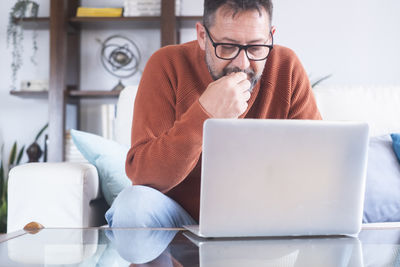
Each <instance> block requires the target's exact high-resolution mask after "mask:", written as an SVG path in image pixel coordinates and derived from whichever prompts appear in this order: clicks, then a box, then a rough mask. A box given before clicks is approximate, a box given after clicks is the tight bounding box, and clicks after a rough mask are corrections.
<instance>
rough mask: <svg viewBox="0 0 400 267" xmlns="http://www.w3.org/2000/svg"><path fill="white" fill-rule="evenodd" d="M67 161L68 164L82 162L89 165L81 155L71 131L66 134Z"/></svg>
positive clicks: (65, 151)
mask: <svg viewBox="0 0 400 267" xmlns="http://www.w3.org/2000/svg"><path fill="white" fill-rule="evenodd" d="M64 156H65V161H67V162H82V163H87V162H88V161H87V160H86V159H85V157H84V156H83V155H82V154H81V152H80V151H79V150H78V148H77V147H76V146H75V144H74V141H73V140H72V137H71V134H70V131H69V130H67V131H66V133H65V150H64Z"/></svg>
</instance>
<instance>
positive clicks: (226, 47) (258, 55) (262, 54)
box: [204, 26, 274, 61]
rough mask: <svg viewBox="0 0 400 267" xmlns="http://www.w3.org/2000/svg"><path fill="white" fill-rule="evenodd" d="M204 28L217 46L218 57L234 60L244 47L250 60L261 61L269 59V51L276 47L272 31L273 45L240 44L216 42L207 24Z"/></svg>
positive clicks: (215, 46) (216, 53)
mask: <svg viewBox="0 0 400 267" xmlns="http://www.w3.org/2000/svg"><path fill="white" fill-rule="evenodd" d="M204 29H205V30H206V32H207V35H208V37H209V38H210V41H211V43H212V45H213V46H214V48H215V55H216V56H217V58H220V59H225V60H232V59H234V58H236V57H237V56H238V55H239V53H240V51H242V49H244V51H246V56H247V58H248V59H249V60H254V61H261V60H265V59H267V57H268V55H269V52H270V51H271V49H272V48H273V47H274V37H273V35H272V33H271V32H270V35H271V40H272V43H271V45H263V44H254V45H240V44H231V43H216V42H214V40H213V39H212V38H211V35H210V32H209V31H208V29H207V27H206V26H204Z"/></svg>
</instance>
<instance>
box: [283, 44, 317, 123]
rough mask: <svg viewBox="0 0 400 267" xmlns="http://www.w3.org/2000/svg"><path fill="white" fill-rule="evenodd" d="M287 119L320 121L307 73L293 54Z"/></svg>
mask: <svg viewBox="0 0 400 267" xmlns="http://www.w3.org/2000/svg"><path fill="white" fill-rule="evenodd" d="M293 57H294V60H293V62H292V64H293V65H292V77H291V90H290V91H291V97H290V110H289V119H310V120H321V119H322V118H321V115H320V113H319V110H318V107H317V103H316V100H315V97H314V93H313V92H312V89H311V85H310V81H309V79H308V76H307V73H306V71H305V69H304V67H303V65H302V64H301V63H300V60H299V59H298V58H297V56H296V55H295V54H294V52H293Z"/></svg>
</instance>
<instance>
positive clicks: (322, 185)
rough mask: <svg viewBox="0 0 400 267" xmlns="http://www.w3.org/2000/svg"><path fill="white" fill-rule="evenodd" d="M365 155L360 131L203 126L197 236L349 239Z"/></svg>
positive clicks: (320, 124) (356, 227) (353, 127)
mask: <svg viewBox="0 0 400 267" xmlns="http://www.w3.org/2000/svg"><path fill="white" fill-rule="evenodd" d="M367 148H368V125H367V124H366V123H358V122H327V121H307V120H260V119H241V120H237V119H210V120H207V121H206V122H205V125H204V136H203V154H202V157H203V159H202V179H201V197H200V221H199V224H200V225H199V234H200V235H201V236H205V237H235V236H288V235H337V234H340V235H342V234H345V235H352V234H357V233H358V232H359V231H360V229H361V222H362V210H363V202H364V191H365V175H366V161H367Z"/></svg>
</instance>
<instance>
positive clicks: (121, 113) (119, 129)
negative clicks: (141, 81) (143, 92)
mask: <svg viewBox="0 0 400 267" xmlns="http://www.w3.org/2000/svg"><path fill="white" fill-rule="evenodd" d="M137 89H138V87H137V85H133V86H127V87H125V88H124V90H122V92H121V93H120V95H119V98H118V103H117V117H116V119H115V134H114V136H115V141H117V142H118V143H120V144H121V145H126V146H129V147H130V146H131V129H132V118H133V107H134V103H135V97H136V92H137Z"/></svg>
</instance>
